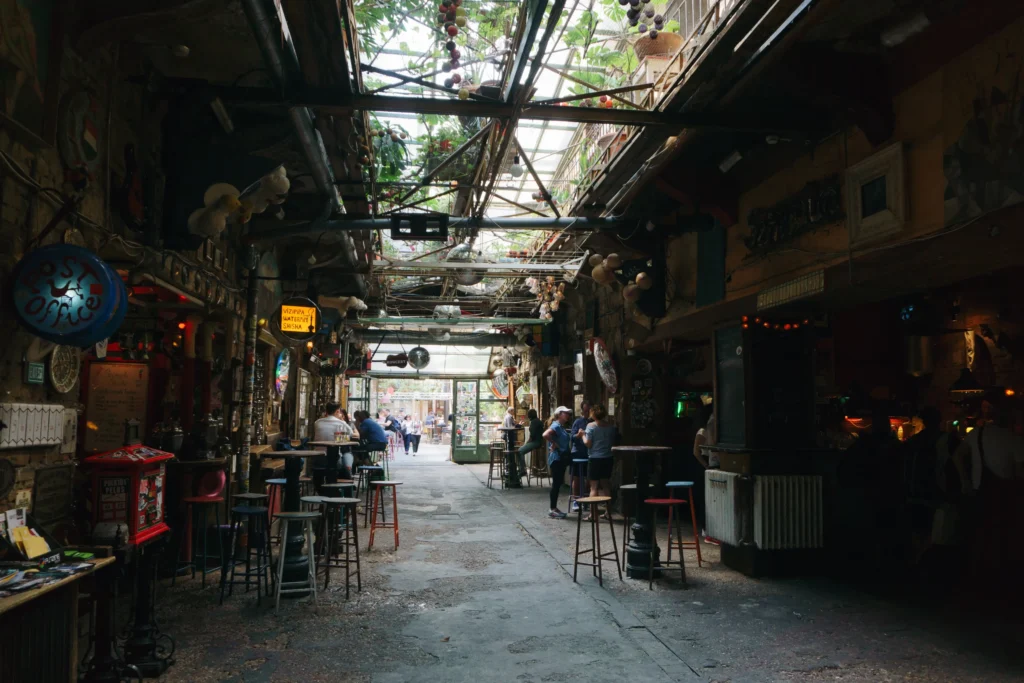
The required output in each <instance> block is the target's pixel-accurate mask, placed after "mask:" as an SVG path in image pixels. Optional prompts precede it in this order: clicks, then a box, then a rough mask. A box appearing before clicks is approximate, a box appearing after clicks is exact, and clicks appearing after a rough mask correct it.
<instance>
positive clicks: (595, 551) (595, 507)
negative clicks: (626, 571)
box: [572, 496, 622, 587]
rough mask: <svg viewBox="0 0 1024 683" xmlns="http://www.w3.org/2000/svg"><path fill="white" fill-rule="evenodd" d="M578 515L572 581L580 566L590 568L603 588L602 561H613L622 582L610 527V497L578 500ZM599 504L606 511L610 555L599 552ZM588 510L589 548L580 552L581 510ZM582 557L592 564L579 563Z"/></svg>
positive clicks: (590, 497)
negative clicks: (603, 506) (589, 557)
mask: <svg viewBox="0 0 1024 683" xmlns="http://www.w3.org/2000/svg"><path fill="white" fill-rule="evenodd" d="M577 502H578V503H579V513H578V515H577V517H576V555H575V557H574V558H573V563H572V581H573V583H576V573H577V571H578V570H579V567H580V565H581V564H582V565H583V566H584V567H592V568H593V571H594V576H596V577H597V583H598V585H600V586H602V587H603V586H604V572H603V570H602V567H601V565H602V563H603V561H604V560H614V561H615V569H616V570H617V571H618V572H619V581H621V580H622V567H620V566H619V549H618V548H617V547H616V545H615V527H614V526H613V525H612V520H611V516H612V499H611V497H610V496H587V497H586V498H579V499H578V500H577ZM601 503H604V505H605V509H606V510H607V511H608V531H609V532H610V534H611V538H612V551H611V552H610V553H602V552H601ZM585 507H589V508H590V547H589V548H584V549H583V550H580V531H581V530H582V528H583V508H585ZM583 555H590V556H591V558H592V559H593V560H594V561H593V562H580V557H581V556H583Z"/></svg>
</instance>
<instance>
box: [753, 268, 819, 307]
mask: <svg viewBox="0 0 1024 683" xmlns="http://www.w3.org/2000/svg"><path fill="white" fill-rule="evenodd" d="M824 291H825V271H824V270H817V271H815V272H813V273H808V274H807V275H801V276H800V277H798V278H796V279H794V280H790V281H789V282H783V283H782V284H781V285H775V286H774V287H769V288H768V289H764V290H761V291H760V292H758V293H757V310H759V311H763V310H765V309H768V308H775V307H777V306H781V305H782V304H786V303H789V302H790V301H796V300H797V299H805V298H807V297H809V296H814V295H815V294H821V293H822V292H824Z"/></svg>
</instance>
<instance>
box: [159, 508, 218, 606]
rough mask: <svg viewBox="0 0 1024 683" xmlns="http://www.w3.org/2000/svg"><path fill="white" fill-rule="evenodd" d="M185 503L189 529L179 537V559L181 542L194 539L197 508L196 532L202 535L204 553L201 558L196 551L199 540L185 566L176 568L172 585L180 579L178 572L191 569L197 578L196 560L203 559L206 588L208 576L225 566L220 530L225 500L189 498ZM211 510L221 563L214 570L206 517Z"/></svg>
mask: <svg viewBox="0 0 1024 683" xmlns="http://www.w3.org/2000/svg"><path fill="white" fill-rule="evenodd" d="M183 502H184V503H185V506H186V510H187V519H188V527H187V528H186V529H185V532H184V534H182V536H180V537H179V539H180V540H179V544H178V552H177V559H179V560H180V558H181V551H182V547H181V545H182V543H181V541H182V540H184V539H185V538H192V533H193V528H192V513H193V511H194V510H196V509H197V508H198V512H199V529H198V530H196V533H197V534H198V533H202V542H203V553H202V555H201V556H200V555H199V554H198V553H196V552H195V551H194V548H195V547H196V546H198V545H199V540H200V539H199V538H197V539H196V542H195V544H194V546H193V552H192V555H191V557H189V558H188V560H187V561H186V562H184V563H183V564H179V565H178V566H177V567H175V571H174V576H173V577H171V585H172V586H173V585H174V584H175V581H177V579H178V572H179V571H180V570H182V569H191V570H192V578H193V579H194V578H196V559H197V558H199V557H202V558H203V564H202V569H200V570H199V573H200V574H201V575H202V586H203V588H206V575H207V574H209V573H211V572H215V571H220V570H221V569H223V568H224V566H225V560H224V540H223V535H222V533H221V528H220V507H221V505H223V504H224V498H222V497H220V496H191V497H189V498H185V499H184V501H183ZM209 509H212V510H213V519H214V528H215V529H216V530H217V548H218V556H217V559H218V560H219V562H218V564H217V565H216V566H215V567H214V568H213V569H211V568H210V557H211V555H210V529H209V526H208V519H207V516H206V515H207V510H209Z"/></svg>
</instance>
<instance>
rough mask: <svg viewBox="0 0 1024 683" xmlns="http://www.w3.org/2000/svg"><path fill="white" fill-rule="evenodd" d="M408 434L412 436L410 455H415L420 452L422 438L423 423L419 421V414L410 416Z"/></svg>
mask: <svg viewBox="0 0 1024 683" xmlns="http://www.w3.org/2000/svg"><path fill="white" fill-rule="evenodd" d="M409 436H410V437H411V438H412V455H413V457H416V454H417V453H419V452H420V439H422V438H423V423H422V422H420V418H419V416H417V417H414V418H412V426H411V427H410V433H409Z"/></svg>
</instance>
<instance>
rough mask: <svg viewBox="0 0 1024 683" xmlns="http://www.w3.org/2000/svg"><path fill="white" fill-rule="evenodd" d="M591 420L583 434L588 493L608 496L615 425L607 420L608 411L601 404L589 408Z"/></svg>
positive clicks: (612, 462)
mask: <svg viewBox="0 0 1024 683" xmlns="http://www.w3.org/2000/svg"><path fill="white" fill-rule="evenodd" d="M590 417H591V418H593V420H594V421H593V422H591V423H590V424H588V425H587V429H586V431H585V432H584V434H583V443H584V444H585V445H586V446H587V451H588V454H589V458H588V459H589V462H588V463H587V474H588V479H589V480H590V495H592V496H599V495H600V496H610V495H611V481H610V480H611V478H612V466H613V465H614V464H615V461H614V460H613V459H612V446H614V445H615V425H613V424H612V423H611V422H610V421H608V411H607V410H606V409H605V407H604V406H602V405H596V406H594V407H593V408H591V409H590Z"/></svg>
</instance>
